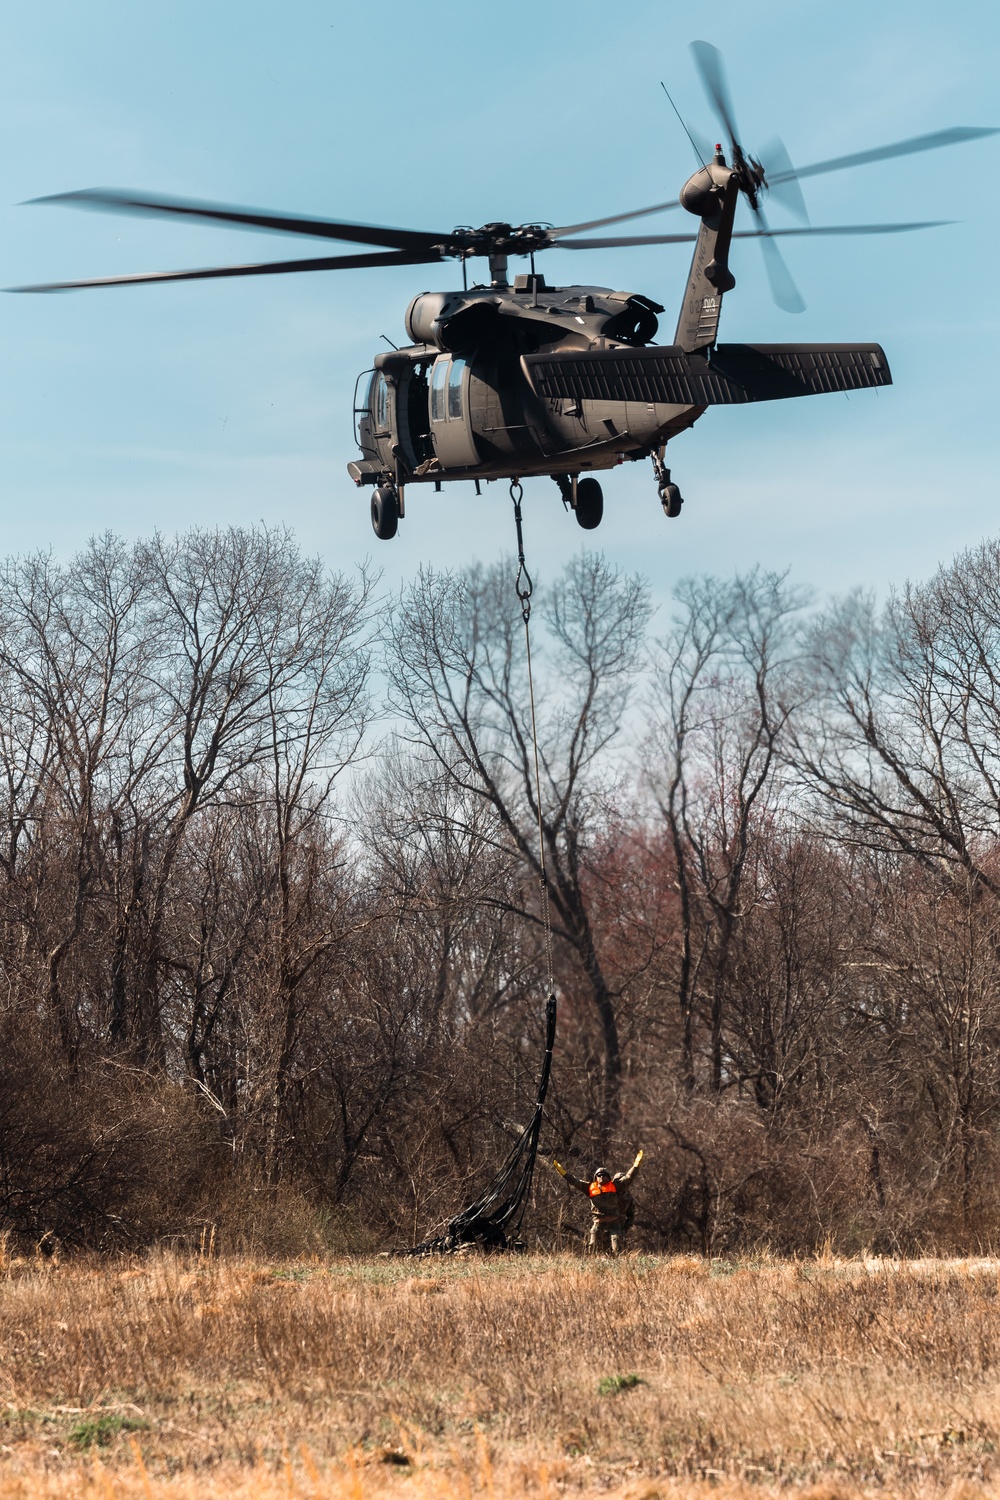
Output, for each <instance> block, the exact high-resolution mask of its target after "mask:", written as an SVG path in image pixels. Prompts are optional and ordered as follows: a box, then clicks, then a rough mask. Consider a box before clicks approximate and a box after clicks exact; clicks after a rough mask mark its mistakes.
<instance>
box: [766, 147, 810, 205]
mask: <svg viewBox="0 0 1000 1500" xmlns="http://www.w3.org/2000/svg"><path fill="white" fill-rule="evenodd" d="M761 155H762V157H763V160H764V173H765V181H766V182H767V188H768V192H769V193H770V195H771V197H772V198H774V199H775V201H776V202H778V203H783V204H784V206H785V208H787V210H788V212H789V213H790V214H794V215H795V217H796V218H797V219H798V220H800V222H801V223H803V224H808V223H809V210H808V209H807V208H806V200H805V199H804V198H803V196H802V189H801V188H800V187H799V175H798V173H797V172H796V170H795V168H794V167H793V166H792V159H791V157H790V156H789V155H788V152H787V151H786V150H785V143H784V141H782V140H781V139H780V138H779V137H778V136H775V137H774V139H773V140H772V141H769V142H768V144H767V145H766V146H765V147H764V150H763V151H762V153H761ZM772 165H773V171H772V170H771V168H772Z"/></svg>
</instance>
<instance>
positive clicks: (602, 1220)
mask: <svg viewBox="0 0 1000 1500" xmlns="http://www.w3.org/2000/svg"><path fill="white" fill-rule="evenodd" d="M641 1158H642V1152H641V1151H640V1153H639V1155H638V1156H637V1157H636V1159H635V1161H634V1162H633V1163H632V1165H631V1166H630V1167H629V1169H628V1171H627V1172H616V1173H615V1174H614V1176H613V1177H612V1176H611V1175H610V1173H605V1176H606V1178H607V1180H608V1181H609V1182H610V1183H611V1184H613V1186H614V1192H607V1191H605V1192H601V1193H592V1192H591V1187H592V1186H593V1185H595V1184H596V1180H597V1173H595V1174H594V1178H593V1179H590V1180H588V1179H587V1178H584V1177H574V1175H573V1173H572V1172H567V1171H566V1170H565V1168H562V1169H560V1168H558V1167H557V1170H559V1171H561V1174H562V1176H563V1177H564V1178H565V1180H566V1181H567V1182H568V1183H569V1185H570V1187H574V1188H576V1190H577V1192H580V1193H586V1195H587V1197H588V1198H589V1199H590V1229H589V1231H588V1233H587V1241H586V1249H587V1251H588V1253H590V1254H592V1255H597V1254H600V1255H619V1254H620V1253H621V1251H622V1250H624V1248H625V1236H626V1235H627V1233H628V1231H629V1230H630V1229H631V1228H632V1223H633V1220H634V1219H635V1202H634V1200H633V1198H632V1193H631V1191H630V1189H629V1183H630V1182H631V1181H632V1178H633V1177H634V1176H635V1174H636V1171H637V1170H638V1167H639V1162H640V1160H641ZM553 1165H555V1163H553ZM597 1171H598V1172H603V1171H604V1169H603V1168H601V1167H598V1169H597Z"/></svg>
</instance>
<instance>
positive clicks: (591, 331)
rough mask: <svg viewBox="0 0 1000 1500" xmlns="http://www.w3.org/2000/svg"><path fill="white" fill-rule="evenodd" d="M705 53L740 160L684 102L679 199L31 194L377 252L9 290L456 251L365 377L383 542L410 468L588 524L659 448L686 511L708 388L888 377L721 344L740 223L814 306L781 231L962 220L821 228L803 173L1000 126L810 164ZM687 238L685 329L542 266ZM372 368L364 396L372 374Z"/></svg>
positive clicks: (829, 358) (784, 293)
mask: <svg viewBox="0 0 1000 1500" xmlns="http://www.w3.org/2000/svg"><path fill="white" fill-rule="evenodd" d="M691 51H692V55H693V57H694V62H695V65H696V68H697V70H698V72H699V74H700V76H701V80H702V83H703V85H704V88H705V91H706V94H707V96H708V98H709V100H710V102H711V104H712V106H713V108H714V110H715V114H716V116H717V118H718V120H719V122H720V124H721V126H722V129H723V132H724V134H725V136H726V137H727V139H728V159H727V153H726V150H725V148H724V146H723V145H722V144H721V143H719V144H717V145H716V146H715V149H714V151H710V150H709V149H708V148H706V146H705V145H704V144H702V143H700V142H699V141H697V140H696V138H695V137H694V136H693V134H692V132H691V131H690V130H688V128H687V126H686V125H684V121H683V120H681V124H682V126H684V129H685V132H686V133H687V135H688V138H689V140H690V141H691V144H692V146H693V147H694V150H695V155H696V157H697V159H698V168H697V170H696V171H695V172H694V174H693V175H692V176H691V177H690V178H689V179H688V181H687V182H686V183H685V184H684V186H683V188H682V189H681V192H680V196H679V197H678V198H676V199H672V200H671V201H669V202H666V203H655V204H653V205H652V206H651V207H649V208H639V209H633V210H631V211H630V212H628V213H618V214H611V215H609V216H607V217H605V218H601V219H591V220H589V221H587V222H585V223H579V224H570V225H563V226H562V227H559V228H554V227H552V226H551V225H546V224H520V225H517V226H513V225H511V224H506V223H499V222H497V223H490V224H484V225H483V226H482V227H481V228H479V229H472V228H469V227H466V226H462V227H459V228H457V229H453V230H451V231H449V232H430V231H417V230H409V229H392V228H382V227H379V226H376V225H371V224H354V223H345V222H343V221H340V220H333V219H317V218H306V217H301V216H296V215H291V214H275V213H270V212H266V211H262V210H256V209H243V208H233V207H228V206H225V205H221V204H211V203H203V202H198V201H194V200H186V199H178V198H166V197H157V196H152V195H147V194H137V193H130V192H123V191H118V190H113V189H101V188H93V189H86V190H84V191H82V192H71V193H57V194H55V195H52V196H49V197H46V198H41V199H35V200H34V201H35V202H40V203H61V204H68V205H70V206H73V207H78V208H92V209H103V210H108V211H111V212H114V213H125V214H141V215H158V216H163V217H166V218H181V219H194V220H210V221H214V222H215V223H219V224H223V225H227V224H228V225H232V226H236V227H241V226H248V227H251V228H256V229H264V230H270V231H273V232H274V233H278V234H290V235H303V236H311V237H315V238H318V239H327V240H346V241H349V242H352V243H354V244H360V245H373V246H378V247H380V248H379V250H378V252H377V253H365V254H353V255H338V256H322V257H317V258H315V259H308V260H305V259H300V260H291V261H275V262H270V263H266V264H256V265H235V266H220V267H213V268H209V269H205V270H191V271H166V272H153V273H149V274H140V275H133V276H112V277H104V278H100V279H98V280H90V281H69V282H55V283H47V284H45V285H41V286H27V287H17V288H13V289H12V290H16V291H26V292H50V291H68V290H74V289H77V288H81V287H96V286H122V285H134V284H136V283H142V282H149V281H196V280H204V279H208V278H214V277H223V276H262V275H276V274H278V275H280V274H284V273H289V272H301V271H330V270H349V269H351V268H354V267H363V266H380V265H386V266H406V265H412V266H418V265H432V264H437V263H438V262H441V261H445V260H449V259H454V260H458V261H460V262H461V265H462V280H463V287H462V290H461V291H455V292H422V293H421V294H420V295H419V296H416V297H414V299H413V301H412V302H411V303H410V305H409V307H408V309H407V312H406V317H405V326H406V332H407V335H408V337H409V338H410V340H411V341H412V342H411V343H410V344H408V345H407V346H406V347H405V348H398V349H397V348H390V349H389V350H387V351H386V352H384V353H382V354H379V355H377V356H376V358H375V359H374V361H373V365H372V368H371V369H370V370H368V371H365V372H364V373H363V374H362V375H361V376H359V377H358V382H357V385H356V387H355V400H354V407H355V413H354V414H355V424H356V426H355V431H356V437H357V442H358V447H359V449H360V453H361V456H360V458H359V459H356V460H354V461H352V462H351V463H349V464H348V472H349V474H350V476H351V478H352V479H353V480H354V482H355V484H356V485H358V486H370V487H371V489H372V495H371V517H372V525H373V527H374V530H375V534H376V536H378V537H380V538H382V539H383V540H388V539H389V538H390V537H393V536H395V534H396V531H397V527H398V524H399V520H400V518H401V517H402V516H403V515H404V512H405V501H404V495H405V491H406V489H407V487H408V486H409V485H411V484H433V485H434V486H435V488H436V489H437V490H440V488H441V485H442V484H443V483H446V482H450V481H453V480H473V481H474V482H475V485H476V490H477V492H479V487H480V482H481V481H482V480H497V479H509V480H510V481H511V482H512V490H513V488H514V487H515V486H517V484H518V483H519V481H520V480H521V479H523V478H526V477H528V476H529V475H549V476H550V477H551V478H552V479H553V480H554V481H555V483H556V484H557V486H558V487H559V492H560V494H561V496H562V499H563V502H564V504H565V505H566V507H567V508H568V509H570V510H572V511H573V512H574V514H575V516H576V519H577V521H578V523H579V524H580V525H581V526H582V527H584V528H585V529H587V530H592V529H593V528H594V527H596V526H598V525H599V524H600V521H601V518H602V516H603V512H604V497H603V493H602V490H601V486H600V483H599V482H598V480H597V479H596V478H595V477H594V476H595V474H596V473H599V472H602V471H604V470H607V469H611V468H613V467H615V466H616V465H618V464H621V463H623V462H625V461H633V462H634V461H637V460H642V459H647V458H648V459H650V460H651V461H652V467H653V475H654V479H655V483H656V487H657V492H658V497H659V500H660V502H661V504H662V507H663V510H664V513H665V514H666V515H667V516H669V517H676V516H678V515H679V514H680V510H681V505H682V503H683V501H682V497H681V493H680V490H679V488H678V487H677V485H676V484H675V483H674V482H673V480H672V479H671V475H670V470H669V468H667V466H666V463H665V458H666V448H667V444H668V443H669V441H670V440H671V438H673V437H676V435H677V434H678V433H680V432H683V431H685V429H687V428H689V427H691V426H693V424H694V423H695V422H696V421H697V420H698V418H699V417H701V416H703V415H704V413H705V412H706V411H707V409H708V408H709V407H710V406H720V405H721V406H726V405H733V404H740V403H744V402H751V401H773V400H781V399H785V398H788V397H793V396H808V395H817V394H820V393H822V392H826V391H856V390H863V389H866V388H872V387H878V386H885V385H890V384H891V383H892V378H891V375H890V373H889V366H888V362H887V360H886V357H885V354H884V352H883V350H882V349H881V348H880V347H879V345H878V344H720V343H718V342H717V337H718V329H719V316H720V311H721V307H722V298H723V296H724V295H725V293H726V292H730V291H732V290H733V288H734V287H735V285H736V279H735V277H734V276H733V273H732V271H731V270H730V267H729V256H730V249H731V245H732V241H733V240H734V239H756V240H758V241H759V243H760V245H761V248H762V251H763V252H764V257H765V265H766V268H767V272H768V277H769V280H770V284H771V291H772V294H773V296H774V298H775V301H776V302H777V303H778V305H779V306H780V307H782V308H784V309H785V310H787V311H789V312H801V311H802V309H803V307H804V305H805V304H804V303H803V301H802V299H801V296H800V295H799V293H798V291H797V289H796V287H795V284H794V282H793V280H792V277H791V275H790V273H789V271H788V268H787V266H786V265H785V263H784V261H783V259H782V256H781V253H780V250H779V248H778V245H777V243H776V241H777V239H778V238H779V237H783V236H788V235H855V234H898V233H902V232H905V231H909V230H916V229H927V228H932V227H935V226H936V225H937V224H940V223H942V222H947V221H941V220H925V221H921V222H918V223H898V224H847V225H844V224H841V225H829V226H818V227H817V226H812V225H810V224H809V223H808V214H807V213H806V208H805V203H804V200H803V197H802V191H801V188H800V187H799V183H800V181H801V180H802V179H803V178H806V177H816V176H819V175H821V174H823V173H828V172H839V171H842V170H844V169H845V168H848V167H856V166H863V165H866V164H868V163H870V162H877V161H885V160H889V159H890V158H894V157H901V156H908V155H912V154H914V153H917V152H922V151H931V150H934V149H935V148H937V147H940V146H949V145H957V144H959V143H961V142H964V141H970V140H975V139H978V138H980V137H982V136H987V135H993V134H996V133H997V132H996V131H995V130H992V129H977V128H973V127H964V126H959V127H955V128H953V129H949V130H940V131H936V132H934V133H932V134H930V135H921V136H914V137H912V138H910V139H908V140H904V141H898V142H896V143H895V144H893V145H888V146H881V147H876V148H875V149H873V150H868V151H858V152H854V153H852V154H850V155H847V156H839V157H834V158H832V159H830V160H827V161H821V162H815V163H813V164H812V165H810V166H806V167H800V168H798V169H797V170H796V169H795V168H794V167H793V166H792V163H791V161H790V159H789V157H788V153H787V152H786V151H785V148H784V147H783V146H782V144H781V142H780V141H775V142H774V143H773V144H772V146H771V147H770V148H769V149H768V150H767V151H765V152H764V153H763V159H758V158H757V157H754V156H752V155H750V154H749V153H748V152H745V151H744V150H743V147H742V146H741V145H740V140H739V132H738V130H737V127H736V121H735V114H734V110H733V106H732V101H731V97H730V93H729V88H728V85H727V82H726V77H725V72H724V69H723V64H722V58H721V55H720V53H719V52H718V51H717V49H716V48H715V47H713V46H711V45H710V44H709V43H708V42H694V43H692V46H691ZM667 97H668V98H669V94H668V96H667ZM672 103H673V101H672V100H671V104H672ZM678 118H680V116H678ZM768 192H770V193H771V194H773V195H774V196H775V197H776V198H780V199H782V200H783V201H784V203H785V205H786V206H787V207H788V208H789V209H790V210H791V211H792V212H793V213H794V214H795V215H797V216H798V217H799V219H800V220H803V221H805V222H804V223H802V224H800V225H799V226H798V227H792V228H786V229H785V228H783V229H772V228H771V227H770V225H769V224H768V222H767V220H766V218H765V215H764V210H763V199H764V197H765V196H766V194H767V193H768ZM741 198H742V199H744V200H745V201H746V202H747V203H748V204H749V207H750V210H751V212H752V214H753V216H754V218H753V222H754V225H755V227H753V228H749V229H739V230H738V229H736V228H735V216H736V208H737V205H738V203H739V200H740V199H741ZM676 208H684V209H686V210H687V212H688V213H690V214H692V215H694V217H695V218H696V219H699V220H700V226H699V227H698V229H697V232H694V233H678V234H656V235H641V236H625V237H622V236H619V235H611V236H608V235H599V236H596V237H595V236H593V235H592V234H591V233H590V231H592V230H596V229H604V230H606V229H607V228H608V227H609V226H610V225H616V224H621V223H624V222H626V221H627V220H633V219H639V218H643V217H646V216H648V215H652V214H658V213H664V212H667V211H668V210H672V209H676ZM684 242H692V243H693V244H694V247H695V248H694V256H693V259H692V262H691V270H690V273H689V275H688V280H687V285H686V287H685V290H684V297H683V301H682V303H681V311H680V317H679V320H678V324H677V330H676V333H675V334H674V339H673V343H672V344H669V345H662V344H655V343H654V342H653V340H654V338H655V337H656V333H657V327H658V324H657V317H658V315H659V314H660V313H662V312H663V307H662V306H661V305H660V304H659V303H657V302H654V301H653V300H652V299H651V298H649V297H646V296H643V295H641V294H639V293H636V292H618V291H612V290H610V289H609V288H607V287H600V286H571V287H552V286H548V285H547V284H546V281H545V278H544V276H541V275H538V274H536V272H535V256H536V255H538V254H539V253H540V252H541V251H542V250H547V249H550V248H553V247H556V246H558V247H559V248H561V249H564V250H574V251H575V250H606V249H620V248H624V247H627V246H633V245H670V244H679V243H684ZM512 256H521V257H525V258H526V259H527V260H528V262H529V265H530V271H529V272H528V273H526V274H522V275H515V277H514V282H513V285H511V284H510V282H509V280H508V262H509V259H510V257H512ZM475 257H482V258H483V259H485V260H487V261H488V263H489V275H490V280H489V283H488V284H477V285H473V286H471V287H470V286H469V285H468V277H467V263H468V261H469V260H470V259H473V258H475ZM365 380H366V381H367V383H366V385H365V387H364V395H363V398H362V399H361V400H360V401H359V398H358V391H359V389H360V388H361V384H362V381H365Z"/></svg>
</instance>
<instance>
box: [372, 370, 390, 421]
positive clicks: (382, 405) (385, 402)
mask: <svg viewBox="0 0 1000 1500" xmlns="http://www.w3.org/2000/svg"><path fill="white" fill-rule="evenodd" d="M375 426H376V428H377V429H378V431H379V432H388V430H389V388H388V386H387V385H386V383H385V376H384V375H380V376H379V378H378V389H377V391H376V392H375Z"/></svg>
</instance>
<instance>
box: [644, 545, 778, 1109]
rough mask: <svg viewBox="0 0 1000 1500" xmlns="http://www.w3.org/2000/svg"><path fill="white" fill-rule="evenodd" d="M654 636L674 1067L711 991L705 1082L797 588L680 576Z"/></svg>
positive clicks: (689, 1067) (719, 1068)
mask: <svg viewBox="0 0 1000 1500" xmlns="http://www.w3.org/2000/svg"><path fill="white" fill-rule="evenodd" d="M677 599H678V603H679V604H680V613H679V615H678V617H677V618H676V620H675V623H674V627H673V629H672V630H671V632H670V633H669V634H668V635H667V637H666V638H665V639H664V640H663V641H662V642H661V643H660V644H659V647H658V651H657V655H656V666H655V671H656V678H655V687H654V691H653V697H652V701H651V714H652V718H653V722H654V730H653V734H652V737H651V740H650V744H649V753H648V757H647V760H648V764H649V766H650V768H651V769H650V771H649V773H648V780H649V783H650V785H651V787H652V789H653V794H654V797H655V799H656V803H657V806H658V807H659V810H660V814H661V816H662V818H663V820H664V824H665V826H666V829H667V832H668V835H669V839H670V844H671V847H672V851H673V863H674V879H675V881H676V886H677V892H678V896H679V901H680V934H679V936H680V956H679V968H678V976H677V1003H678V1010H679V1013H680V1018H681V1026H682V1056H681V1069H682V1076H683V1079H684V1083H685V1085H686V1087H688V1088H693V1087H694V1086H695V1082H696V1060H695V1016H696V1009H697V999H698V996H699V993H705V992H707V1011H708V1015H707V1023H708V1032H709V1081H710V1083H711V1087H712V1088H713V1089H714V1090H715V1091H716V1092H718V1091H719V1090H720V1089H721V1088H722V1087H723V1084H724V1082H725V1080H726V1057H725V1048H724V995H725V991H726V985H727V981H728V974H729V963H730V951H731V945H732V941H733V935H734V932H735V930H736V925H737V923H738V922H739V921H740V919H741V918H742V917H743V915H744V911H745V907H744V876H745V873H746V866H747V859H748V855H749V852H750V847H751V840H752V837H753V832H754V827H755V822H756V821H758V820H759V819H760V818H761V817H762V816H763V815H764V814H765V812H766V811H767V810H768V807H769V803H771V802H773V799H774V797H775V796H776V795H777V791H778V787H777V781H776V774H777V770H778V760H777V753H778V745H779V740H780V738H781V736H782V734H783V733H784V731H785V727H786V724H787V722H788V717H789V713H790V704H789V701H788V699H787V696H786V693H787V686H788V667H789V663H790V660H791V658H792V656H793V655H794V652H795V637H794V630H793V628H792V626H793V623H794V620H795V616H796V614H797V612H798V611H799V610H800V609H801V607H802V602H803V600H802V596H801V595H800V594H799V593H798V592H797V591H796V590H794V589H792V588H790V587H789V586H788V584H787V582H786V579H785V577H784V576H783V575H779V574H774V573H764V572H761V571H759V570H754V571H753V572H751V573H749V574H746V575H744V576H742V577H737V578H735V579H734V580H733V581H732V582H731V583H726V582H722V581H720V580H718V579H713V578H703V579H697V580H688V581H687V582H685V583H682V584H681V585H680V586H679V588H678V590H677Z"/></svg>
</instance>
